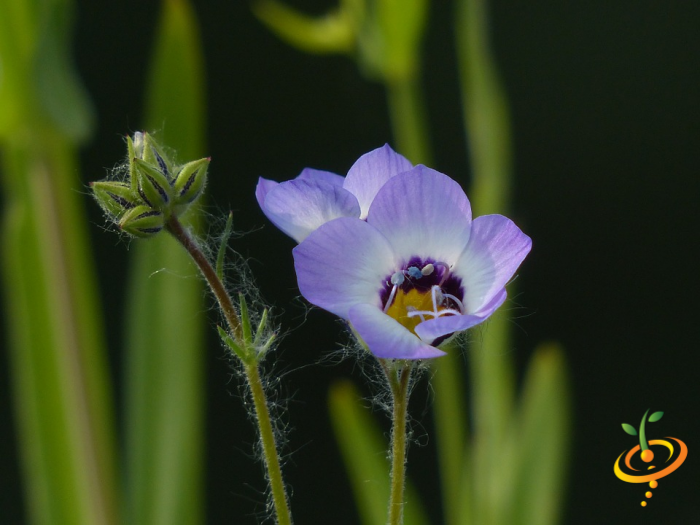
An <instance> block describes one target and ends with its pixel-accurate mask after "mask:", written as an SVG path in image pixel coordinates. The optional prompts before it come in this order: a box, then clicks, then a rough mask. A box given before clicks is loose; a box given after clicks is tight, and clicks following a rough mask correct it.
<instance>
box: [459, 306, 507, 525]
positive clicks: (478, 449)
mask: <svg viewBox="0 0 700 525" xmlns="http://www.w3.org/2000/svg"><path fill="white" fill-rule="evenodd" d="M509 327H510V325H509V320H508V315H507V312H506V311H505V309H504V308H501V309H500V310H497V311H496V312H495V313H494V314H493V315H492V316H491V317H490V318H489V320H488V321H487V322H486V323H485V325H484V326H483V327H482V328H481V329H480V331H479V332H478V333H477V335H475V336H474V339H473V341H472V342H471V344H470V349H469V362H470V371H471V384H472V419H473V427H472V428H473V431H472V433H473V448H472V454H471V457H472V458H473V460H472V461H473V463H472V465H473V466H472V468H473V483H474V505H473V511H472V512H473V516H474V517H473V519H474V523H501V522H499V521H494V520H497V516H498V515H499V514H500V513H502V512H504V511H505V510H506V506H507V505H508V501H507V498H505V499H504V494H505V495H507V494H508V491H507V487H506V486H505V485H504V483H503V469H504V468H506V466H507V462H508V458H507V456H506V445H507V439H508V436H509V432H510V429H511V425H512V421H513V417H514V412H515V409H514V402H515V378H514V373H513V362H512V356H511V353H510V352H508V351H507V350H505V349H508V348H510V334H509Z"/></svg>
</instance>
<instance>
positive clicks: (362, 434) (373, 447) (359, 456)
mask: <svg viewBox="0 0 700 525" xmlns="http://www.w3.org/2000/svg"><path fill="white" fill-rule="evenodd" d="M360 404H361V398H360V395H359V392H358V391H357V389H356V388H355V386H354V385H353V384H352V383H350V382H348V381H343V382H339V383H336V384H335V385H333V386H332V387H331V390H330V393H329V409H330V414H331V420H332V423H333V428H334V430H335V436H336V441H337V442H338V444H339V446H340V450H341V453H342V455H343V459H344V461H345V468H346V470H347V472H348V475H349V477H350V483H351V485H352V488H353V492H354V494H355V501H356V502H357V509H358V512H359V514H360V520H361V522H362V523H363V524H365V525H376V524H377V523H384V522H385V520H386V514H387V502H388V501H389V461H388V459H387V446H388V443H387V442H386V440H385V439H384V438H383V437H382V433H381V431H380V430H379V428H377V423H376V422H375V421H374V420H373V419H372V418H371V416H370V415H369V414H368V413H367V411H366V410H364V409H363V408H362V407H361V406H360ZM409 474H410V471H409ZM405 499H406V508H405V511H404V520H405V524H406V525H425V524H427V523H429V522H428V518H427V516H426V515H425V511H424V510H423V507H422V505H421V502H420V499H419V498H418V495H417V494H416V491H415V490H414V489H413V488H412V487H411V485H410V484H408V485H407V487H406V498H405Z"/></svg>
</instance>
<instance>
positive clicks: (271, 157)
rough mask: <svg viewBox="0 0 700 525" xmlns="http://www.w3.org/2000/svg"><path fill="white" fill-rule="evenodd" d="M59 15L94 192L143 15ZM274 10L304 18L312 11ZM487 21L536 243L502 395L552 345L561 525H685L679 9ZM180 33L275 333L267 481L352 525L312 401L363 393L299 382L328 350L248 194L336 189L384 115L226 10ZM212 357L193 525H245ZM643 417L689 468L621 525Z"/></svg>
mask: <svg viewBox="0 0 700 525" xmlns="http://www.w3.org/2000/svg"><path fill="white" fill-rule="evenodd" d="M290 3H292V1H291V0H290ZM79 4H81V5H80V7H79V12H78V15H79V17H78V27H77V32H76V45H75V51H76V56H77V64H78V67H79V70H80V71H81V74H82V76H83V78H84V81H85V83H86V85H87V88H88V90H89V92H90V93H91V95H92V98H93V101H94V103H95V106H96V108H97V111H98V129H97V131H96V133H95V137H94V139H93V141H92V142H91V143H90V144H88V145H87V146H86V148H85V149H84V151H83V153H82V161H83V174H84V177H85V178H84V180H83V182H84V183H87V182H88V181H89V180H95V179H101V178H104V176H105V175H106V170H107V169H108V168H111V167H112V166H114V164H116V163H117V162H118V161H120V160H121V158H122V156H123V141H122V138H121V137H122V136H123V135H124V134H125V133H127V132H133V131H136V130H138V129H140V126H141V125H142V94H143V90H144V83H145V71H146V70H145V68H146V63H147V60H148V59H149V57H150V46H151V43H152V34H153V28H154V25H155V21H156V15H157V2H153V3H150V2H139V1H136V0H128V1H120V2H100V3H92V2H79ZM450 4H451V3H450V2H434V3H433V5H432V8H431V14H430V17H431V20H430V26H429V31H428V34H427V37H426V43H425V67H424V87H425V91H426V97H427V104H428V110H429V114H430V132H431V137H432V139H433V144H434V150H435V160H434V163H433V164H434V165H433V167H434V168H436V169H438V170H440V171H443V172H445V173H447V174H449V175H451V176H452V177H454V178H456V179H457V180H459V181H460V182H462V183H463V184H464V185H465V187H467V188H468V182H469V168H468V157H467V155H466V153H465V147H464V131H463V129H462V123H461V116H460V115H461V114H460V105H459V104H460V101H459V91H458V84H457V78H456V69H455V56H454V49H453V42H454V39H453V36H454V28H453V25H452V20H453V16H452V6H451V5H450ZM294 5H295V6H297V7H299V8H304V9H306V10H308V11H309V12H312V13H314V12H315V13H319V14H320V13H323V12H324V11H325V10H326V9H329V8H330V7H331V6H332V5H333V2H322V1H320V0H318V1H315V2H312V1H310V0H307V1H302V0H296V1H295V2H294ZM491 5H492V17H491V19H492V37H493V42H494V50H495V53H496V56H497V59H498V63H499V67H500V70H501V73H502V76H503V78H504V81H505V85H506V89H507V92H508V95H509V98H510V104H511V109H512V123H513V130H514V148H515V172H516V182H515V184H516V192H515V213H514V218H515V219H516V221H517V222H518V224H519V225H520V226H521V227H522V228H523V230H524V231H525V232H526V233H528V234H529V235H530V236H531V237H532V238H533V241H534V248H533V251H532V253H531V255H530V256H529V257H528V259H527V260H526V261H525V263H524V264H523V266H522V267H521V269H520V271H519V274H520V276H519V279H518V287H519V296H518V303H519V304H520V305H522V307H523V308H524V312H525V315H524V317H523V318H521V319H519V320H517V327H516V330H515V336H516V339H515V342H514V345H513V348H512V352H513V356H514V358H515V360H516V362H517V365H518V372H519V374H520V375H521V374H522V372H523V369H524V366H525V364H526V363H527V361H528V359H529V357H530V355H531V353H532V350H533V348H534V347H535V346H536V345H537V344H538V343H539V342H541V341H544V340H551V339H554V340H558V341H560V342H561V343H562V344H563V346H564V347H565V349H566V355H567V359H568V364H569V367H570V375H571V380H572V389H573V409H574V443H573V447H572V457H571V459H572V462H571V466H570V476H569V485H568V488H566V491H567V504H566V511H565V515H564V520H563V521H564V523H569V524H589V523H628V522H629V523H631V522H633V521H634V522H636V523H658V522H662V523H694V522H696V521H697V516H698V513H699V511H700V505H699V504H698V499H697V494H696V490H695V489H696V487H697V482H696V479H697V474H698V462H697V460H696V459H695V458H696V457H698V456H697V454H698V452H697V451H698V450H700V448H699V447H698V443H700V440H699V439H698V438H700V422H699V421H700V419H699V418H698V415H699V412H700V411H699V410H698V399H699V396H700V381H699V380H698V377H699V376H700V369H699V368H698V364H699V360H698V357H697V347H698V341H699V340H700V328H699V323H698V321H697V318H698V308H697V307H696V304H695V303H696V296H697V290H698V277H697V275H698V270H697V266H698V264H697V261H698V259H697V257H696V255H695V254H696V252H697V250H696V245H697V242H698V234H697V231H698V226H700V218H699V216H698V209H699V207H698V202H697V201H698V197H700V179H699V177H698V166H699V165H700V102H699V100H698V82H699V80H700V74H699V71H700V68H699V67H698V66H699V65H700V36H699V34H698V20H700V4H698V3H697V2H682V1H678V2H653V3H652V2H639V1H638V0H615V1H614V2H610V1H608V0H589V1H587V2H578V3H575V2H561V1H555V0H545V1H536V2H529V3H525V2H513V1H507V0H495V1H493V2H491ZM196 10H197V13H198V15H199V18H200V23H201V27H202V35H203V39H204V51H205V55H206V69H207V73H208V87H207V90H208V91H207V98H208V105H209V111H208V119H209V124H208V133H209V151H208V154H209V155H211V157H212V159H213V161H212V166H211V169H210V183H209V187H208V189H209V191H208V195H209V204H210V208H209V211H210V212H211V213H212V214H217V215H218V214H221V215H223V214H225V212H226V211H228V210H229V209H231V210H233V211H234V213H235V225H236V228H237V229H238V230H241V231H251V232H252V233H250V234H249V235H247V236H245V237H243V238H241V239H238V240H236V241H235V243H236V244H235V248H236V249H237V251H239V252H240V253H242V254H244V255H245V256H247V257H249V258H250V259H251V265H252V268H253V271H254V273H255V275H256V278H257V281H258V283H259V285H260V286H261V288H262V292H263V295H264V296H265V298H266V299H267V300H268V301H270V302H273V303H274V304H275V305H276V306H277V307H278V311H280V312H282V315H281V317H280V321H281V322H282V324H283V326H284V327H285V328H287V329H289V330H291V332H290V334H289V335H288V336H287V338H286V339H285V342H284V344H283V347H282V348H283V349H282V351H281V352H280V353H279V354H278V355H276V356H275V359H276V360H277V362H276V364H275V369H276V370H277V371H279V372H283V373H284V374H285V375H284V381H283V391H282V393H281V397H282V398H283V399H286V400H287V409H286V410H285V412H284V413H283V418H284V420H285V421H286V422H288V424H289V425H290V426H291V428H292V431H291V433H290V434H289V443H288V445H287V448H286V452H287V453H288V457H287V465H286V470H285V474H286V477H287V480H288V481H289V483H290V485H291V486H292V488H293V508H294V511H295V516H296V520H297V522H298V523H300V524H304V523H314V524H316V523H319V524H321V523H323V524H325V523H334V524H335V523H337V524H352V523H356V522H357V516H356V514H355V513H354V512H355V511H354V510H353V505H352V499H351V498H352V496H351V493H350V489H349V486H348V483H347V481H346V480H345V476H344V473H343V467H342V464H341V463H340V460H339V458H338V455H337V452H336V446H335V443H334V441H333V438H332V436H331V434H330V427H329V423H328V417H327V406H326V394H327V391H328V387H329V385H330V384H331V383H332V382H333V381H335V380H337V379H338V378H345V377H352V378H354V379H355V380H357V382H358V383H363V380H362V374H361V373H360V372H359V370H358V369H357V367H355V366H354V365H353V363H352V362H348V361H346V362H344V363H341V364H339V365H337V366H335V365H331V364H328V363H325V364H324V363H321V360H322V359H323V356H326V355H327V354H328V353H330V352H331V351H333V350H335V349H337V348H338V344H339V343H338V341H344V340H345V336H344V335H342V334H341V329H340V326H339V324H338V323H336V322H334V320H333V317H332V316H331V315H329V314H326V313H325V312H322V311H319V310H314V311H312V312H311V313H310V314H309V315H308V317H307V316H306V313H307V312H306V309H305V307H304V306H303V302H302V301H300V300H299V299H298V292H297V289H296V283H295V277H294V272H293V267H292V264H291V261H292V257H291V248H292V247H293V246H294V242H293V241H292V240H290V239H288V238H287V237H285V236H284V235H283V234H281V233H280V232H278V231H277V230H276V229H275V228H274V227H272V226H271V225H270V224H269V223H268V222H267V221H266V219H265V218H264V216H263V215H262V213H261V212H260V211H259V210H258V207H257V204H256V202H255V200H254V196H253V192H254V187H255V184H256V181H257V177H258V176H265V177H268V178H273V179H276V180H286V179H289V178H292V177H294V176H296V175H297V174H298V173H299V171H300V170H301V169H302V168H303V167H305V166H312V167H316V168H320V169H327V170H330V171H335V172H337V173H340V174H345V173H346V172H347V169H348V168H349V167H350V166H351V164H352V163H353V162H354V160H355V159H356V158H357V157H358V156H359V155H361V154H362V153H365V152H367V151H369V150H371V149H373V148H375V147H378V146H380V145H382V144H384V143H385V142H387V141H388V142H391V133H390V128H389V124H388V116H387V108H386V100H385V96H384V91H383V88H382V87H381V86H380V85H378V84H372V83H369V82H367V81H366V80H364V79H363V78H362V77H361V76H360V74H359V73H358V72H357V68H356V67H355V65H354V63H353V62H352V61H351V60H349V59H347V58H344V57H318V56H311V55H305V54H302V53H300V52H297V51H296V50H294V49H292V48H290V47H288V46H287V45H285V44H283V43H281V42H279V41H278V40H277V39H276V38H275V37H274V36H272V35H271V34H270V33H269V32H268V31H267V30H266V29H265V28H263V27H262V26H261V25H260V24H259V23H258V22H257V21H256V20H255V19H254V18H253V16H252V15H251V13H250V10H249V4H248V3H246V2H199V3H198V4H197V6H196ZM165 125H166V126H167V123H165ZM88 207H89V211H90V219H91V221H92V223H93V224H94V228H92V233H93V242H94V246H95V250H96V253H97V258H98V263H99V266H100V276H101V285H102V294H103V297H104V303H105V305H108V306H107V308H109V310H108V311H107V313H108V315H109V317H108V319H109V320H110V321H109V327H108V329H109V331H110V332H109V335H110V346H111V352H112V356H111V357H112V365H113V370H114V376H115V380H116V381H117V383H118V382H119V378H120V365H121V358H120V355H119V344H120V341H119V334H120V329H121V320H122V319H121V313H120V312H121V309H122V308H123V306H124V305H123V296H122V290H123V283H124V280H125V278H126V274H125V266H126V257H127V251H126V250H125V249H124V248H125V247H124V244H123V243H120V242H118V241H117V240H116V237H115V236H113V235H109V234H106V233H105V232H104V231H103V230H102V229H101V228H100V227H99V225H101V224H102V218H101V217H100V214H99V212H98V210H97V209H96V206H94V205H93V203H88ZM260 227H262V228H260ZM212 333H213V332H212ZM222 354H223V353H222V350H221V349H220V346H219V345H218V344H217V343H216V342H215V341H214V339H213V338H212V341H211V344H210V352H209V355H208V356H207V367H208V379H207V383H208V385H209V387H208V397H209V405H208V437H207V453H208V459H207V492H206V493H207V515H208V523H212V524H219V523H256V522H258V520H259V518H260V516H261V515H262V512H263V510H264V502H265V497H264V495H263V490H264V484H263V483H262V477H261V467H260V465H259V464H257V463H256V462H255V460H254V459H253V458H252V457H251V451H252V445H251V444H252V443H253V442H254V439H255V437H254V434H253V430H252V428H251V427H250V425H249V424H248V422H247V421H246V420H245V413H244V411H243V409H242V408H241V403H240V398H239V394H238V387H237V385H236V380H235V379H232V378H231V374H230V370H229V369H228V367H227V365H226V363H225V360H224V358H223V355H222ZM2 359H3V362H2V368H3V370H7V363H6V357H5V356H4V354H3V357H2ZM3 375H4V377H2V379H1V380H0V381H1V383H2V387H1V388H2V391H1V393H2V398H1V399H2V405H0V409H1V411H2V413H1V417H2V421H0V425H1V427H0V428H1V430H0V433H1V434H2V436H1V437H2V439H3V440H4V441H5V442H6V443H9V445H10V446H4V445H3V448H2V455H3V456H2V474H0V479H1V480H2V487H1V488H2V490H0V503H1V504H2V513H3V517H2V518H1V519H0V521H2V523H11V524H14V523H19V524H21V523H23V513H22V510H21V509H22V505H21V492H20V486H19V478H18V472H17V465H16V462H15V460H14V456H15V453H16V448H15V444H14V443H13V441H12V434H11V425H12V420H11V404H10V402H9V401H8V399H7V395H8V392H7V390H8V388H7V386H6V385H7V377H6V376H7V374H6V373H5V372H3ZM427 390H428V389H427V388H426V384H425V383H423V384H422V385H421V386H420V387H419V388H417V390H416V397H415V398H414V400H412V403H413V408H414V416H415V417H416V418H417V420H418V422H419V424H420V426H419V428H418V432H419V433H422V435H423V438H422V439H421V440H420V442H421V443H422V445H420V446H413V447H412V448H411V450H410V458H411V460H410V463H409V473H410V474H413V477H414V479H416V480H417V481H418V483H417V484H418V487H419V490H420V491H421V493H422V495H423V497H424V499H425V501H426V502H427V503H428V505H429V506H430V512H431V515H432V516H433V517H434V522H435V523H439V520H440V519H441V517H440V514H439V507H438V504H437V502H438V493H439V492H438V491H439V486H438V482H437V474H436V471H435V459H434V451H433V443H432V441H431V440H430V433H431V418H430V413H429V410H428V407H429V404H430V399H429V398H428V396H427V394H426V393H425V392H426V391H427ZM421 392H423V393H421ZM647 408H652V410H663V411H665V413H666V415H665V417H664V419H663V420H662V421H661V422H659V423H655V424H654V426H653V431H654V432H658V433H659V434H657V435H656V437H661V435H664V436H665V435H672V436H676V437H679V438H681V439H683V440H684V441H685V442H686V443H687V444H688V447H689V457H688V460H687V462H686V464H685V465H683V467H682V468H681V469H680V470H679V471H677V472H676V473H675V474H674V475H672V476H670V477H668V478H664V479H663V480H661V481H660V483H659V488H658V489H656V490H655V491H654V495H655V496H654V499H653V500H652V501H651V503H650V505H649V507H647V508H646V509H642V508H641V507H640V506H639V501H641V499H642V494H643V491H644V490H645V488H643V487H641V486H637V485H630V484H625V483H623V482H621V481H619V480H618V479H617V478H615V477H614V475H613V473H612V465H613V462H614V460H615V458H616V457H617V456H618V455H619V454H620V452H621V451H622V450H624V449H628V448H629V447H630V446H631V444H632V442H631V441H630V439H632V438H629V436H626V435H625V434H624V433H623V432H622V430H621V428H620V423H622V422H628V423H632V424H634V425H635V426H636V425H637V424H638V421H639V420H640V419H641V416H642V414H643V413H644V411H645V410H646V409H647ZM652 437H654V436H652ZM563 490H564V489H563Z"/></svg>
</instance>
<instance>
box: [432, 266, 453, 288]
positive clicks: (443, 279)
mask: <svg viewBox="0 0 700 525" xmlns="http://www.w3.org/2000/svg"><path fill="white" fill-rule="evenodd" d="M435 265H436V266H442V267H443V268H444V269H445V271H444V272H442V278H441V279H440V282H439V283H438V284H439V286H442V285H443V284H445V281H446V280H447V278H448V277H449V276H450V267H449V266H448V265H447V264H446V263H444V262H436V263H435Z"/></svg>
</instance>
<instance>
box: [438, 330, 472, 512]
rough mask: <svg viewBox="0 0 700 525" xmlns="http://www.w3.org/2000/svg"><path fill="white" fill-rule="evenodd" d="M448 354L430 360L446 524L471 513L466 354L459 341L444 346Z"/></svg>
mask: <svg viewBox="0 0 700 525" xmlns="http://www.w3.org/2000/svg"><path fill="white" fill-rule="evenodd" d="M443 349H444V350H445V351H446V352H447V355H446V356H444V357H441V358H440V359H434V360H433V362H432V363H431V365H432V367H433V368H434V370H435V372H434V374H433V378H432V386H433V389H434V391H435V400H434V402H433V411H434V414H435V437H436V440H437V453H438V461H439V464H440V482H441V485H440V487H441V493H442V501H443V511H444V514H445V523H446V524H447V525H465V524H466V523H469V522H470V520H469V519H468V516H469V515H470V512H471V504H472V502H471V492H472V486H471V481H472V480H471V475H465V472H469V473H471V461H470V457H469V456H470V446H469V442H468V439H467V415H468V411H467V403H466V392H465V388H464V377H465V375H466V371H465V370H464V365H463V361H464V354H463V353H462V348H461V347H460V346H459V345H457V344H450V345H449V346H448V347H447V348H443Z"/></svg>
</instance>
